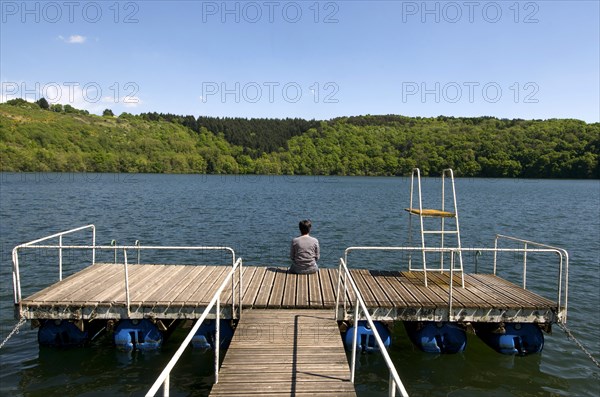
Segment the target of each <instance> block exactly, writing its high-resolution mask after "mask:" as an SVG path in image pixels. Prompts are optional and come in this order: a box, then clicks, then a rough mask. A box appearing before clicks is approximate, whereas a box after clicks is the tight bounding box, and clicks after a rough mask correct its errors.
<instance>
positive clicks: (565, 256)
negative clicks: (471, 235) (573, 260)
mask: <svg viewBox="0 0 600 397" xmlns="http://www.w3.org/2000/svg"><path fill="white" fill-rule="evenodd" d="M499 240H508V241H514V242H518V243H523V248H524V249H525V252H523V288H526V286H527V246H528V245H533V246H536V247H541V248H547V249H552V250H556V251H559V252H560V254H559V258H560V260H559V270H558V276H559V277H558V303H559V312H560V301H561V299H560V298H561V296H562V294H563V291H562V282H563V278H564V280H565V281H564V282H565V287H564V306H563V308H564V314H563V317H562V321H563V322H565V323H566V321H567V306H568V303H569V253H568V252H567V250H565V249H563V248H559V247H555V246H552V245H548V244H542V243H536V242H535V241H530V240H525V239H522V238H518V237H512V236H506V235H503V234H497V235H496V238H495V239H494V248H495V249H497V248H498V241H499ZM496 252H497V251H496ZM496 252H494V274H496V263H497V255H496ZM563 265H564V276H563Z"/></svg>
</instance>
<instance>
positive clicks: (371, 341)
mask: <svg viewBox="0 0 600 397" xmlns="http://www.w3.org/2000/svg"><path fill="white" fill-rule="evenodd" d="M374 324H375V328H376V329H377V332H378V333H379V336H380V337H381V340H382V341H383V345H384V346H385V348H386V349H387V348H388V347H390V345H391V344H392V338H391V336H390V331H389V330H388V328H387V327H386V326H385V325H383V324H382V323H381V322H379V321H375V322H374ZM357 333H358V335H357V338H358V341H357V347H356V348H357V349H358V350H360V351H362V352H378V351H379V347H378V346H377V341H376V340H375V336H374V332H373V330H372V329H371V327H370V326H369V322H368V321H365V320H361V321H359V322H358V331H357ZM353 338H354V326H352V327H350V328H348V330H347V331H346V336H345V337H344V343H345V345H346V349H348V350H352V342H353Z"/></svg>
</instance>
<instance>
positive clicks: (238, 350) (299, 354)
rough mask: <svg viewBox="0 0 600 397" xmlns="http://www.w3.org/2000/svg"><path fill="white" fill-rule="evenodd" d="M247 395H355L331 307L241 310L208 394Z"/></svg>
mask: <svg viewBox="0 0 600 397" xmlns="http://www.w3.org/2000/svg"><path fill="white" fill-rule="evenodd" d="M281 274H283V273H277V274H276V276H277V275H281ZM305 280H306V278H305ZM296 281H298V280H296ZM251 395H260V396H263V395H264V396H325V395H327V396H331V395H335V396H342V397H343V396H356V392H355V390H354V385H353V384H352V383H351V382H350V368H349V365H348V359H347V356H346V352H345V351H344V345H343V343H342V340H341V338H340V331H339V328H338V324H337V322H336V321H335V319H334V311H333V310H311V309H304V310H286V309H279V310H265V309H251V310H247V311H244V314H243V316H242V318H241V320H240V322H239V323H238V326H237V328H236V331H235V334H234V336H233V339H232V341H231V344H230V346H229V348H228V349H227V353H226V354H225V359H224V360H223V364H222V365H221V369H220V371H219V383H217V384H215V385H214V386H213V388H212V391H211V393H210V396H251Z"/></svg>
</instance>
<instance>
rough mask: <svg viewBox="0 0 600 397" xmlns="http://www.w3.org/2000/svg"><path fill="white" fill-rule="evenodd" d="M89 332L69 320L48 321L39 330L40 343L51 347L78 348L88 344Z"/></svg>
mask: <svg viewBox="0 0 600 397" xmlns="http://www.w3.org/2000/svg"><path fill="white" fill-rule="evenodd" d="M88 340H89V338H88V332H87V331H81V330H80V329H79V328H77V326H76V325H75V324H73V323H72V322H71V321H67V320H46V321H44V322H43V323H42V325H41V326H40V328H39V329H38V343H39V344H40V345H41V346H50V347H77V346H83V345H85V344H86V343H87V342H88Z"/></svg>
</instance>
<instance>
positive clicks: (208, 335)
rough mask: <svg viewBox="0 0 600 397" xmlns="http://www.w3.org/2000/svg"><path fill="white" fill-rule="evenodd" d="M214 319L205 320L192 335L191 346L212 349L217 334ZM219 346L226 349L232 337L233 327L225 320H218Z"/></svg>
mask: <svg viewBox="0 0 600 397" xmlns="http://www.w3.org/2000/svg"><path fill="white" fill-rule="evenodd" d="M216 324H217V323H216V322H215V320H209V321H205V322H204V323H203V324H202V325H201V326H200V328H198V331H196V334H195V335H194V336H193V337H192V346H193V347H194V348H195V349H205V350H208V349H214V348H215V339H216V335H217V327H216ZM219 332H220V339H221V343H220V347H221V348H223V349H226V348H227V347H228V346H229V342H231V338H233V328H232V327H231V324H230V322H229V321H227V320H220V330H219Z"/></svg>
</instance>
